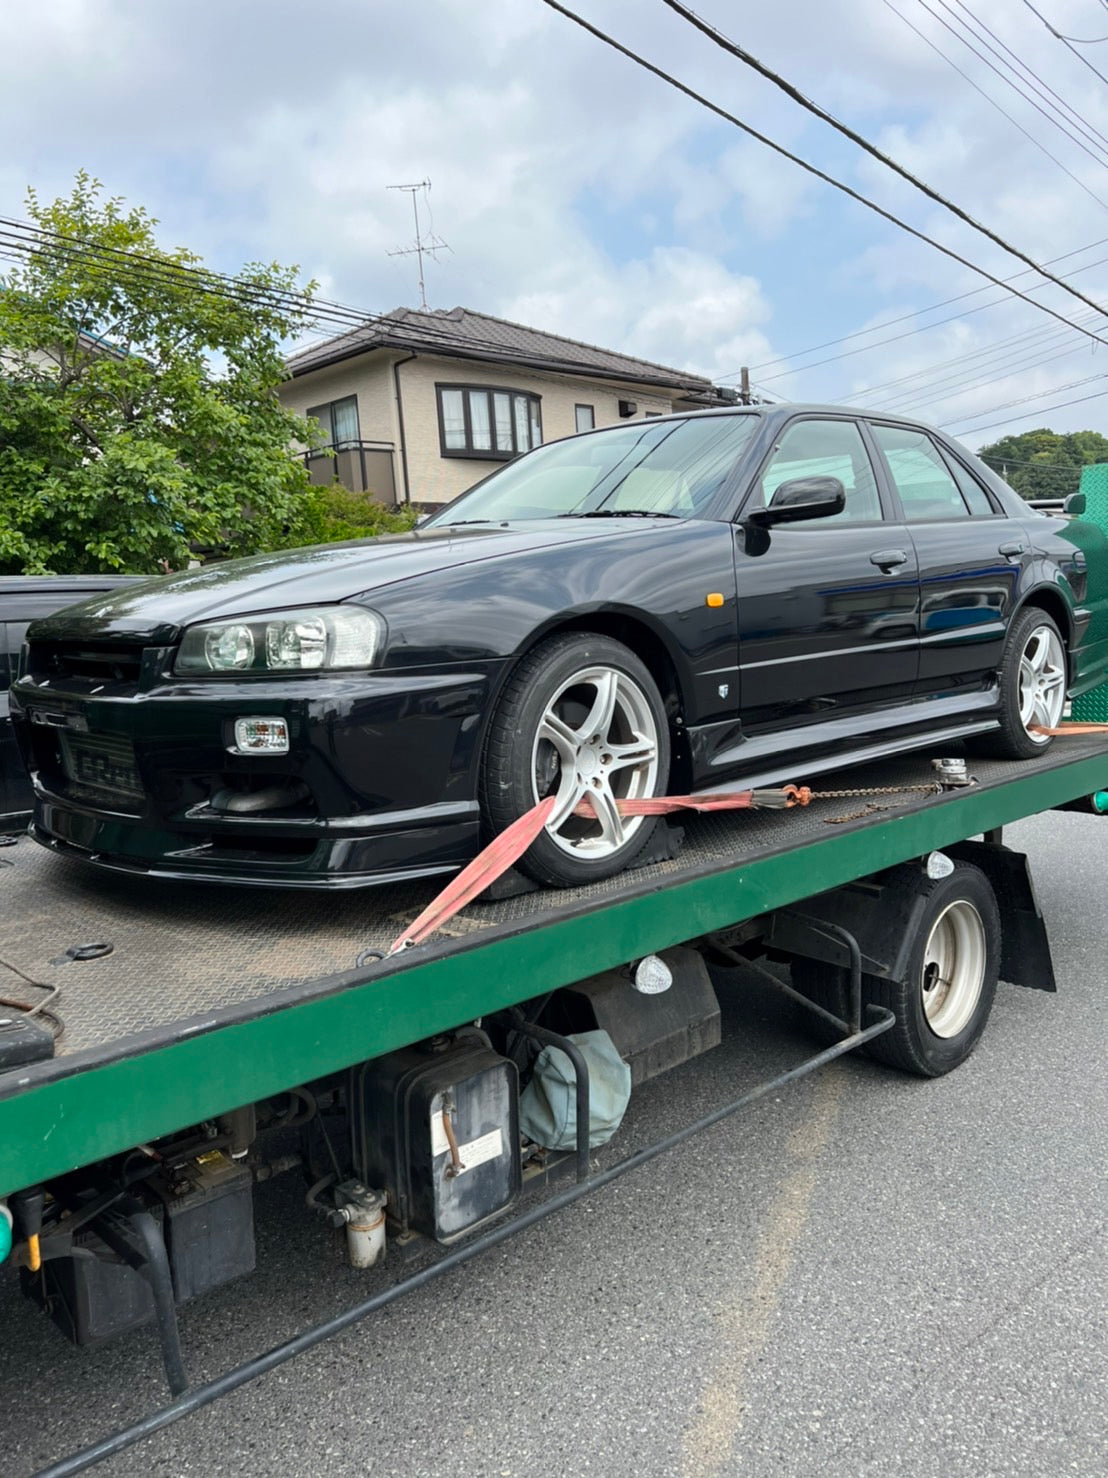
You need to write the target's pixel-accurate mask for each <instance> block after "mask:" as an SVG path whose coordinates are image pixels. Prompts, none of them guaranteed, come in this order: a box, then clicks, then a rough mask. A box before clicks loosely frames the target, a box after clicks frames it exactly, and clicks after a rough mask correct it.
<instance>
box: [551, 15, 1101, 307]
mask: <svg viewBox="0 0 1108 1478" xmlns="http://www.w3.org/2000/svg"><path fill="white" fill-rule="evenodd" d="M547 3H548V4H553V3H554V0H547ZM662 4H663V5H665V6H668V8H669V9H670V10H672V11H674V12H675V13H676V14H677V15H680V16H682V17H683V18H684V19H685V20H686V21H688V23H689V24H690V25H692V26H695V27H696V29H697V30H698V31H700V32H701V33H702V34H703V35H705V36H707V37H708V38H709V40H711V41H712V42H714V44H715V45H716V46H718V47H720V48H721V49H722V50H723V51H726V52H728V53H729V54H730V55H731V56H733V57H735V59H736V60H737V61H740V62H742V63H743V65H744V66H747V67H750V68H751V69H752V70H753V71H755V72H757V73H758V74H759V76H761V77H764V78H765V79H766V81H767V82H772V83H773V85H774V87H776V88H778V89H779V90H780V91H781V92H783V93H784V94H785V96H786V97H788V98H791V99H792V101H793V102H794V103H796V104H797V105H798V106H799V107H801V108H803V109H804V110H805V111H806V112H808V113H811V114H813V115H814V116H815V117H816V118H819V119H821V120H822V121H823V122H824V123H827V124H829V125H830V126H831V127H832V128H833V129H834V130H835V131H836V133H841V134H842V135H843V137H844V138H848V139H849V140H850V141H851V143H853V144H857V146H858V147H859V148H860V149H863V150H864V151H865V152H866V153H867V154H869V155H870V157H871V158H873V159H876V160H877V161H878V162H879V163H881V164H883V165H884V166H885V167H886V169H891V170H892V172H893V173H894V174H896V175H899V176H900V178H901V179H902V180H907V181H908V183H909V184H910V185H912V186H914V188H915V189H917V190H919V191H920V193H921V194H923V195H926V197H927V198H928V200H933V201H934V202H935V204H936V205H941V206H942V207H943V209H944V210H947V211H949V212H950V214H951V215H953V216H956V217H957V219H958V220H960V221H962V222H964V223H965V224H966V225H967V226H971V227H972V228H973V230H975V231H977V232H978V233H979V234H980V235H982V236H984V237H985V238H986V239H987V240H988V241H991V242H992V243H993V245H994V246H999V247H1000V248H1001V250H1002V251H1006V252H1007V253H1008V254H1009V256H1013V257H1015V258H1016V259H1017V260H1018V261H1021V262H1023V263H1024V264H1025V265H1026V266H1028V267H1031V268H1033V269H1034V270H1035V271H1036V272H1038V273H1040V274H1041V275H1042V276H1043V277H1045V278H1046V279H1047V280H1048V281H1049V282H1053V283H1054V285H1055V287H1060V288H1061V289H1062V290H1063V292H1067V293H1069V295H1070V296H1071V297H1073V298H1077V299H1078V301H1079V302H1082V303H1084V304H1085V306H1086V307H1087V308H1094V309H1095V310H1096V311H1097V312H1098V313H1101V314H1104V315H1105V317H1108V309H1105V308H1104V307H1102V306H1101V304H1099V303H1097V302H1095V301H1094V300H1093V299H1092V298H1090V297H1087V296H1086V295H1085V294H1084V293H1083V292H1080V291H1079V290H1078V289H1077V288H1075V287H1074V286H1073V285H1072V284H1071V283H1069V282H1067V281H1066V280H1065V278H1064V277H1056V276H1055V275H1054V273H1053V272H1050V271H1049V270H1048V269H1047V268H1046V267H1045V266H1042V265H1040V264H1039V263H1038V262H1036V261H1035V259H1034V257H1029V256H1028V255H1027V253H1026V252H1024V251H1021V250H1020V249H1019V247H1016V246H1013V245H1012V243H1011V242H1010V241H1006V240H1005V239H1004V237H1003V236H1001V235H1000V234H999V233H998V232H996V231H994V230H992V228H991V227H989V226H986V225H984V224H983V223H982V222H981V221H979V220H977V219H976V218H975V217H974V216H971V215H970V213H969V212H968V211H967V210H964V209H963V208H962V207H961V206H960V205H956V204H955V203H954V201H952V200H949V199H948V198H947V197H946V196H945V195H943V194H941V193H940V192H939V191H938V190H936V189H935V188H934V187H933V186H931V185H929V184H927V182H926V181H925V180H921V179H920V178H919V176H918V175H916V174H913V173H912V171H911V170H910V169H906V168H905V167H904V165H902V164H900V163H898V162H897V160H895V159H894V158H893V157H892V156H891V155H889V154H886V153H885V151H884V150H883V149H879V148H878V147H877V145H876V144H874V143H871V142H870V140H869V139H867V138H865V137H864V136H863V135H862V134H860V133H858V131H857V130H856V129H853V128H851V127H850V125H849V124H847V123H843V122H842V120H841V119H839V118H836V117H835V115H834V114H833V113H829V112H828V111H827V109H826V108H824V107H821V106H820V104H819V103H814V102H813V101H812V100H811V98H809V97H807V96H805V94H804V93H802V92H801V91H800V89H799V88H798V87H796V86H795V85H794V84H793V83H792V82H789V81H787V80H786V79H785V78H784V77H782V76H781V75H780V74H779V73H778V72H775V71H773V69H772V68H770V67H767V66H766V64H765V63H764V62H761V61H759V60H758V58H757V57H756V56H753V55H752V54H751V53H750V52H749V51H747V50H746V49H745V47H742V46H740V45H739V44H738V42H736V41H732V40H731V38H730V37H729V36H725V35H724V34H723V32H722V31H720V30H718V29H717V28H716V27H715V26H713V25H711V24H710V23H709V22H708V21H705V20H702V19H701V17H700V16H698V15H697V14H696V12H695V11H694V10H690V9H689V7H688V6H687V5H685V4H683V3H682V0H662ZM555 8H557V9H561V7H560V6H557V7H555ZM1101 203H1102V204H1103V202H1101ZM935 244H936V243H934V242H932V245H935Z"/></svg>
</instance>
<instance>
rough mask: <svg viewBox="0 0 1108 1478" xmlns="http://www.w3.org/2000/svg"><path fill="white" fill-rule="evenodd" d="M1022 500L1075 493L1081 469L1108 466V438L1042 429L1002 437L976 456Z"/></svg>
mask: <svg viewBox="0 0 1108 1478" xmlns="http://www.w3.org/2000/svg"><path fill="white" fill-rule="evenodd" d="M977 455H978V456H979V457H980V458H981V459H982V460H983V461H984V462H986V463H987V464H988V465H989V466H990V467H991V468H992V469H993V471H994V472H999V473H1000V475H1001V476H1002V477H1004V478H1006V479H1007V481H1008V482H1009V483H1011V485H1012V487H1013V488H1014V489H1015V490H1016V492H1018V493H1019V494H1020V495H1021V496H1022V497H1024V498H1064V497H1065V496H1066V494H1067V493H1075V492H1077V489H1078V483H1079V481H1080V478H1081V468H1082V467H1086V466H1088V465H1089V464H1091V463H1093V462H1108V437H1105V436H1101V434H1100V432H1099V431H1068V432H1062V431H1050V430H1048V429H1047V428H1046V427H1045V426H1041V427H1039V429H1038V430H1036V431H1024V432H1023V433H1022V434H1021V435H1019V436H1003V437H1001V439H1000V440H999V441H994V442H993V443H992V444H991V445H989V446H986V447H982V448H981V450H980V451H979V452H978V454H977Z"/></svg>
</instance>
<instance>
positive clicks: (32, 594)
mask: <svg viewBox="0 0 1108 1478" xmlns="http://www.w3.org/2000/svg"><path fill="white" fill-rule="evenodd" d="M135 578H136V577H135V576H134V575H0V831H14V830H17V829H19V828H22V827H24V826H25V825H26V824H27V819H28V817H29V816H30V814H31V800H32V797H31V781H30V778H29V776H28V774H27V771H26V770H25V769H24V767H23V759H22V757H21V755H20V753H19V749H18V747H17V745H16V742H15V735H14V734H13V732H12V726H11V720H10V717H9V712H8V707H9V700H8V688H9V686H10V684H11V681H12V678H14V676H15V670H16V665H17V663H18V661H19V650H20V648H21V647H22V645H23V639H24V637H25V636H26V634H27V628H28V626H30V624H31V622H32V621H34V620H35V619H36V618H37V617H39V616H48V615H50V614H51V612H53V611H57V610H60V609H61V608H62V607H64V606H71V605H73V604H74V603H75V602H77V601H81V600H87V599H88V597H89V596H90V595H95V594H97V593H98V592H100V591H104V590H114V589H115V588H116V587H117V586H119V585H133V584H134V583H135Z"/></svg>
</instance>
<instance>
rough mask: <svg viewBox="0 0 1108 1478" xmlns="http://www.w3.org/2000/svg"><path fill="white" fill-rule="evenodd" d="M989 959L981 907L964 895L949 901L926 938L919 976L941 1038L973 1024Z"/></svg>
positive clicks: (925, 1008)
mask: <svg viewBox="0 0 1108 1478" xmlns="http://www.w3.org/2000/svg"><path fill="white" fill-rule="evenodd" d="M987 958H988V945H987V942H986V938H985V925H984V924H983V923H982V922H981V915H980V914H979V913H978V912H977V909H976V908H974V906H973V904H972V903H970V902H969V901H968V899H965V898H960V899H958V900H957V901H956V902H954V903H951V904H948V906H947V907H946V908H944V909H943V911H942V913H941V914H940V915H939V917H938V918H937V919H936V920H935V922H934V924H933V925H932V928H931V933H930V934H929V935H928V936H927V944H926V945H925V946H924V950H923V969H922V972H921V979H920V991H921V993H922V997H923V1014H924V1017H925V1019H926V1021H927V1025H928V1026H929V1027H930V1028H931V1030H932V1031H933V1032H934V1033H935V1035H936V1036H937V1037H956V1036H957V1035H958V1033H959V1032H960V1031H963V1030H964V1029H965V1027H966V1026H967V1024H968V1023H969V1021H970V1018H971V1017H972V1016H973V1013H974V1011H975V1009H976V1007H977V1002H978V1001H979V1000H980V998H981V987H982V985H983V984H984V981H985V965H986V961H987Z"/></svg>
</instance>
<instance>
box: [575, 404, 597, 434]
mask: <svg viewBox="0 0 1108 1478" xmlns="http://www.w3.org/2000/svg"><path fill="white" fill-rule="evenodd" d="M573 415H574V419H575V420H576V422H577V430H578V431H591V430H592V429H593V427H594V426H595V425H596V415H595V413H594V411H593V408H592V406H591V405H575V406H574V407H573Z"/></svg>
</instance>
